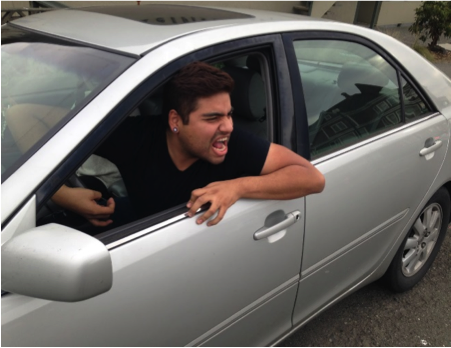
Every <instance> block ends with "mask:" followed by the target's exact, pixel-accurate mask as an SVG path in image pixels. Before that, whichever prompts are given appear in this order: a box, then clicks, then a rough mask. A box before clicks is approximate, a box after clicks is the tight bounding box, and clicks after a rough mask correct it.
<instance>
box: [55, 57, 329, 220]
mask: <svg viewBox="0 0 451 348" xmlns="http://www.w3.org/2000/svg"><path fill="white" fill-rule="evenodd" d="M233 87H234V82H233V80H232V78H231V77H230V76H229V75H228V74H227V73H225V72H223V71H221V70H219V69H216V68H214V67H212V66H210V65H208V64H205V63H201V62H194V63H191V64H189V65H187V66H186V67H184V68H182V69H181V70H180V71H179V72H178V73H177V74H176V75H175V76H174V77H173V78H172V80H171V81H170V82H169V83H168V85H167V87H166V91H165V103H164V104H165V107H164V110H165V112H164V115H166V116H167V117H166V116H165V117H162V118H160V117H139V118H132V117H131V118H129V119H128V120H127V121H126V122H125V123H124V124H122V125H121V126H120V128H119V129H118V131H116V132H115V133H114V134H113V135H112V136H111V137H109V138H108V140H107V141H106V142H105V143H104V144H103V145H102V146H101V148H100V149H99V150H98V151H96V154H98V155H100V156H102V157H105V158H107V159H109V160H111V161H112V162H113V163H115V164H116V165H117V166H118V168H119V170H120V172H121V174H122V177H123V179H124V182H125V184H126V187H127V191H128V193H129V198H130V200H131V203H132V206H133V208H134V211H135V212H136V214H137V217H138V218H141V217H144V216H148V215H151V214H153V213H156V212H158V211H162V210H164V209H167V208H170V207H173V206H175V205H178V204H181V203H183V202H188V203H187V205H186V206H187V208H188V209H189V211H188V213H187V215H188V216H190V217H191V216H194V214H195V212H196V211H197V209H199V208H200V207H201V206H202V205H204V204H206V203H210V208H209V209H208V210H207V211H205V212H204V213H203V214H202V215H201V216H200V217H198V218H197V219H196V222H197V223H198V224H201V223H203V222H205V221H207V220H209V219H210V218H211V217H213V216H214V218H213V219H211V220H210V221H208V223H207V225H208V226H213V225H215V224H217V223H218V222H220V221H221V220H222V219H223V217H224V215H225V213H226V211H227V209H228V208H229V207H230V206H231V205H233V204H234V203H235V202H236V201H237V200H239V199H240V198H251V199H252V198H253V199H276V200H286V199H294V198H298V197H302V196H306V195H308V194H312V193H319V192H321V191H322V190H323V188H324V177H323V175H322V174H321V173H320V172H319V171H318V170H316V168H315V167H313V166H312V165H311V164H310V163H309V162H308V161H307V160H305V159H304V158H302V157H301V156H299V155H297V154H295V153H294V152H292V151H290V150H288V149H287V148H285V147H283V146H280V145H277V144H272V143H269V142H267V141H264V140H261V139H259V138H257V137H255V136H253V135H252V134H249V133H245V132H243V131H240V130H234V128H233V119H232V113H233V108H232V105H231V102H230V93H231V92H232V90H233ZM99 198H100V193H98V192H95V191H92V190H87V189H82V188H68V187H66V186H63V187H62V188H61V189H60V190H59V191H58V192H57V193H56V194H55V195H54V197H53V200H54V201H55V202H56V203H57V204H59V205H61V206H63V207H64V208H66V209H69V210H72V211H74V212H77V213H78V214H80V215H82V216H84V217H86V218H87V219H88V220H89V221H91V223H92V224H93V225H95V226H107V225H109V224H110V223H111V222H112V220H111V219H108V218H109V216H110V215H111V214H113V212H114V209H115V202H114V200H113V199H109V200H108V202H107V205H106V206H100V205H98V204H97V203H96V200H97V199H99ZM105 219H108V220H105ZM113 219H114V216H113Z"/></svg>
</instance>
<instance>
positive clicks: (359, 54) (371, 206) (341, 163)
mask: <svg viewBox="0 0 451 348" xmlns="http://www.w3.org/2000/svg"><path fill="white" fill-rule="evenodd" d="M285 39H286V41H285V43H286V45H287V51H288V55H289V59H291V61H290V62H291V66H290V67H291V68H292V72H293V73H292V77H293V79H294V80H293V86H294V87H293V92H294V95H295V96H298V97H299V96H300V95H303V96H304V99H302V98H297V100H301V101H302V100H305V105H303V104H302V103H300V104H298V109H297V110H298V112H299V113H298V116H299V118H298V119H299V121H300V122H299V123H300V124H301V125H302V124H303V125H304V127H305V132H308V137H309V144H308V145H309V147H310V155H311V158H312V160H313V163H314V164H315V165H316V166H317V168H318V169H319V170H320V171H321V172H322V173H323V174H324V175H325V178H326V188H325V190H324V191H323V193H322V194H321V195H314V196H309V197H307V198H306V230H305V240H304V243H305V244H304V255H303V263H302V271H301V281H300V287H299V294H298V296H297V301H296V308H295V311H294V318H293V320H294V323H295V324H296V323H297V324H299V323H301V322H302V321H304V320H306V319H308V318H309V316H310V315H312V314H313V313H315V312H316V311H317V310H318V309H319V308H321V307H322V306H324V305H325V304H327V303H328V302H330V301H332V300H333V299H335V298H337V297H338V296H340V295H343V294H345V293H346V292H347V291H348V290H349V289H351V288H352V287H354V286H355V285H357V284H359V283H360V282H362V281H364V280H365V279H366V278H368V277H369V276H370V275H371V273H372V272H373V271H374V270H375V267H376V266H377V265H379V264H380V263H381V262H382V260H384V258H385V257H386V256H387V254H388V252H389V251H390V250H391V249H392V248H393V245H394V244H395V242H396V241H397V240H399V238H400V236H401V233H402V231H403V230H404V229H405V228H406V226H408V224H409V223H410V222H409V221H412V220H411V218H412V217H413V216H414V215H416V214H418V209H420V207H421V204H422V202H424V200H425V199H426V196H427V194H428V190H429V189H430V187H431V185H432V183H433V182H434V179H435V178H436V176H437V173H438V171H439V169H440V168H441V166H442V165H443V161H444V158H445V154H446V150H447V147H448V141H449V127H448V125H447V121H446V119H445V118H444V117H443V115H441V114H439V113H438V112H434V110H433V108H432V106H431V105H430V104H429V103H428V102H427V99H426V98H425V97H424V95H422V93H421V91H420V89H418V87H417V86H416V85H415V83H414V82H413V81H412V80H410V79H409V78H408V77H407V74H405V73H404V72H403V70H402V69H401V67H400V66H398V65H396V63H395V62H394V61H393V60H392V59H391V58H390V56H388V55H387V54H385V53H384V52H383V51H381V50H380V49H379V48H378V47H377V46H375V45H372V44H371V43H370V42H368V41H366V40H365V39H362V38H359V37H357V36H352V35H340V34H337V33H333V34H332V33H330V34H328V33H309V34H299V35H296V34H293V35H287V36H286V37H285ZM296 76H297V77H299V76H300V81H299V80H296V78H295V77H296ZM296 84H297V85H296ZM301 84H302V85H301ZM306 121H307V122H306ZM431 194H432V193H429V196H430V195H431Z"/></svg>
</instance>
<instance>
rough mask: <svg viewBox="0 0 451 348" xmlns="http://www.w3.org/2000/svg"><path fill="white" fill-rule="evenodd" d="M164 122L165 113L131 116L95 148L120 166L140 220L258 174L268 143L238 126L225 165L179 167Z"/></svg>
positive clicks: (207, 164)
mask: <svg viewBox="0 0 451 348" xmlns="http://www.w3.org/2000/svg"><path fill="white" fill-rule="evenodd" d="M166 124H167V120H166V119H165V118H163V117H155V116H151V117H129V118H128V119H127V120H126V121H125V122H124V123H123V124H121V125H120V126H119V128H118V129H117V130H116V131H115V132H114V133H113V134H112V135H111V136H110V137H109V138H108V139H107V140H106V141H105V142H104V143H103V144H102V146H101V147H100V148H99V149H98V150H97V151H96V154H97V155H99V156H102V157H105V158H107V159H108V160H110V161H111V162H113V163H114V164H116V166H117V167H118V168H119V171H120V172H121V175H122V178H123V179H124V182H125V186H126V188H127V191H128V195H129V198H130V200H131V203H132V206H133V208H134V210H135V212H136V214H137V216H138V218H142V217H145V216H148V215H151V214H154V213H157V212H159V211H162V210H165V209H168V208H171V207H174V206H176V205H178V204H182V203H187V202H188V200H189V198H190V197H191V192H192V191H193V190H195V189H198V188H202V187H205V186H207V185H208V184H209V183H212V182H215V181H223V180H230V179H235V178H239V177H243V176H257V175H260V172H261V171H262V169H263V165H264V164H265V161H266V156H267V154H268V150H269V145H270V143H269V142H268V141H266V140H263V139H260V138H258V137H256V136H255V135H253V134H251V133H247V132H245V131H242V130H239V129H236V128H235V129H234V131H233V132H232V135H231V136H230V140H229V144H228V152H227V155H226V157H225V160H224V161H223V162H222V163H220V164H212V163H210V162H207V161H204V160H201V159H199V160H197V161H196V162H194V163H193V164H192V165H191V166H190V167H189V168H187V169H186V170H184V171H180V170H179V169H178V168H177V167H176V166H175V164H174V163H173V162H172V159H171V157H170V155H169V152H168V147H167V143H166V127H167V126H166Z"/></svg>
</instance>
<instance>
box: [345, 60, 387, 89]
mask: <svg viewBox="0 0 451 348" xmlns="http://www.w3.org/2000/svg"><path fill="white" fill-rule="evenodd" d="M387 83H388V77H387V76H386V75H384V74H383V73H382V72H381V71H380V70H378V69H376V68H375V67H373V66H371V65H368V66H362V65H357V64H354V63H347V64H345V65H343V68H342V70H341V72H340V74H339V75H338V80H337V84H338V87H339V88H340V89H341V90H342V91H343V92H346V93H347V94H349V95H353V94H356V93H375V94H377V93H379V92H380V90H381V89H382V87H384V86H385V85H386V84H387Z"/></svg>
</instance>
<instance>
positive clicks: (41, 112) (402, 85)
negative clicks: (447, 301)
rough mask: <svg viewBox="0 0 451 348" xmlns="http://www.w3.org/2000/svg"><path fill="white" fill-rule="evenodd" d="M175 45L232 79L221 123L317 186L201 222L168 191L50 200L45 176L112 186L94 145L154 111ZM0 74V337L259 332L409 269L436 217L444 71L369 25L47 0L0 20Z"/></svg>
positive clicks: (64, 342)
mask: <svg viewBox="0 0 451 348" xmlns="http://www.w3.org/2000/svg"><path fill="white" fill-rule="evenodd" d="M193 61H205V62H208V63H210V64H213V65H215V66H216V67H218V68H220V69H223V70H224V71H226V72H228V73H229V74H230V75H231V76H232V78H233V79H234V80H235V82H236V88H235V90H234V92H233V94H232V96H231V100H232V105H233V106H234V109H235V111H234V123H235V127H241V128H244V129H247V130H248V131H250V132H253V133H255V134H256V135H257V136H259V137H262V138H264V139H267V140H269V141H272V142H275V143H278V144H282V145H283V146H286V147H288V148H290V149H292V150H293V151H295V152H297V153H299V154H300V155H302V156H303V157H305V158H307V159H308V160H310V161H311V162H312V163H313V164H314V165H315V166H316V167H317V168H318V169H319V170H320V171H321V172H322V173H323V174H324V176H325V178H326V188H325V190H324V191H323V192H322V193H321V194H318V195H312V196H308V197H304V198H299V199H294V200H288V201H272V200H244V199H243V200H239V201H238V202H237V203H236V204H235V205H233V206H232V207H231V208H230V209H229V210H228V211H227V214H226V215H225V217H224V219H223V221H221V223H219V224H218V225H216V226H214V227H209V228H207V227H206V226H205V224H203V225H197V224H196V223H195V222H194V220H193V219H189V218H187V217H186V216H185V213H186V208H185V207H184V205H182V206H175V207H172V208H170V209H167V210H164V211H162V212H160V213H157V214H155V215H150V216H147V217H145V218H143V219H139V220H134V221H132V222H129V223H127V224H125V225H122V226H117V227H115V228H109V229H108V228H103V229H100V228H95V227H93V226H90V225H89V224H88V223H87V222H86V221H85V220H83V219H82V218H80V217H79V216H76V215H75V214H73V213H71V212H69V211H65V210H64V209H62V208H61V207H58V206H57V205H56V204H55V203H54V202H53V201H52V200H51V197H52V195H53V194H54V193H55V192H56V191H57V190H58V189H59V187H61V185H63V184H66V185H68V186H82V187H88V188H91V189H95V190H99V191H100V192H102V194H103V195H104V197H105V198H107V197H110V196H113V197H121V198H125V199H127V182H125V183H124V181H123V180H122V178H121V176H120V173H118V172H117V171H115V170H114V168H115V166H114V163H108V162H106V161H104V160H103V159H102V158H99V157H96V155H94V154H93V153H94V151H95V149H96V148H97V147H98V146H99V145H100V144H101V143H102V142H103V141H104V140H105V139H106V138H108V137H109V135H110V134H111V133H112V131H113V130H114V129H117V128H118V127H121V123H122V122H123V121H124V120H126V119H127V118H128V117H155V116H158V115H161V113H162V99H163V89H164V86H165V83H166V82H167V81H168V79H169V78H170V77H171V76H172V75H173V74H174V73H175V72H176V71H178V70H179V69H180V68H181V67H183V66H185V65H186V64H188V63H190V62H193ZM1 82H2V94H1V99H2V104H1V108H2V109H1V110H2V115H1V151H2V157H1V165H2V190H1V196H2V205H1V218H2V233H1V241H2V290H3V291H2V306H1V307H2V316H1V317H2V344H3V345H5V346H184V345H188V346H202V345H205V346H231V345H234V346H235V345H238V346H250V345H257V346H263V345H275V344H277V343H278V342H280V341H281V340H282V339H283V338H285V337H287V336H288V335H289V334H290V333H292V332H293V331H294V330H296V329H297V328H299V327H301V326H302V325H303V324H305V323H306V322H307V321H309V320H310V319H311V318H313V317H314V316H316V315H318V314H319V313H321V312H322V311H324V310H325V309H326V308H328V307H329V306H331V305H333V304H334V303H336V302H337V301H339V300H340V299H342V298H344V297H345V296H347V295H349V294H351V293H352V292H353V291H355V290H357V289H358V288H360V287H362V286H364V285H366V284H368V283H370V282H373V281H375V280H377V279H379V278H384V280H385V281H386V283H387V284H388V285H389V286H390V287H391V288H392V289H393V290H394V291H406V290H408V289H410V288H412V287H413V286H414V285H415V284H416V283H417V282H419V281H420V280H421V278H422V277H423V276H424V275H425V273H426V272H427V270H428V269H429V268H430V267H431V264H432V262H433V261H434V259H435V257H436V255H437V253H438V251H439V249H440V244H441V243H442V241H443V239H444V237H445V233H446V229H447V225H448V223H449V222H450V211H451V208H450V191H451V155H450V152H449V142H450V128H451V127H450V126H451V81H450V80H449V79H448V78H447V77H446V76H444V75H443V74H442V73H441V72H440V71H438V70H437V69H436V68H434V67H433V66H432V65H431V64H429V63H428V62H427V61H425V60H424V59H423V58H422V57H420V56H419V55H418V54H417V53H415V52H414V51H412V50H411V49H410V48H408V47H406V46H404V45H402V44H401V43H399V42H398V41H397V40H395V39H393V38H390V37H388V36H385V35H383V34H381V33H379V32H376V31H373V30H368V29H364V28H360V27H357V26H352V25H347V24H342V23H337V22H331V21H325V20H319V19H313V18H309V17H302V16H297V15H287V14H277V13H268V12H261V11H250V10H240V11H234V10H224V9H209V8H196V7H183V6H168V5H155V6H136V5H135V6H114V7H103V8H100V7H89V8H83V9H78V10H73V9H64V10H59V11H52V12H46V13H43V14H36V15H32V16H29V17H25V18H22V19H19V20H16V21H14V22H11V23H9V24H7V25H5V26H2V81H1ZM118 148H119V149H118V151H120V144H119V146H118ZM130 155H132V154H130ZM151 179H152V178H149V180H151ZM99 203H101V202H99Z"/></svg>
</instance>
